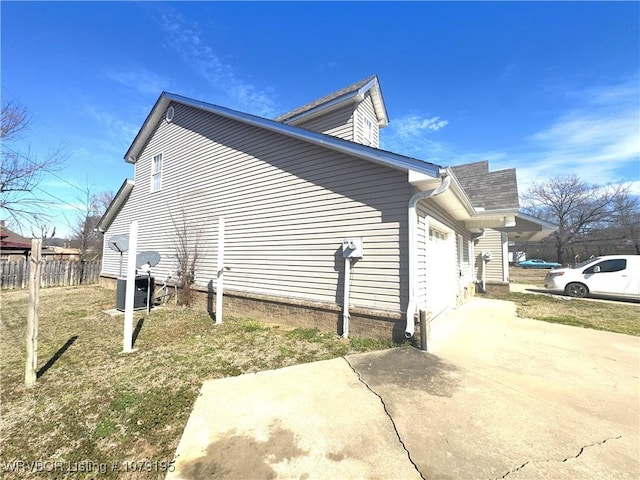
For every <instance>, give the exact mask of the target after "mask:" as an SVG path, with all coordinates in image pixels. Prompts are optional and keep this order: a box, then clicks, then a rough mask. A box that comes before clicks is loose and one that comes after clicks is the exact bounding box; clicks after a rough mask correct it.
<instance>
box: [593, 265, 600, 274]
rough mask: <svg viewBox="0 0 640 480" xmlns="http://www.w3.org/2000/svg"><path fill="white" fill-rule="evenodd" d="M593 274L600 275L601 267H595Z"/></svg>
mask: <svg viewBox="0 0 640 480" xmlns="http://www.w3.org/2000/svg"><path fill="white" fill-rule="evenodd" d="M593 273H600V265H598V266H597V267H593Z"/></svg>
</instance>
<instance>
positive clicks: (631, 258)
mask: <svg viewBox="0 0 640 480" xmlns="http://www.w3.org/2000/svg"><path fill="white" fill-rule="evenodd" d="M544 286H545V288H547V289H548V290H551V291H554V292H563V293H564V294H565V295H569V296H571V297H585V296H587V295H602V296H610V297H621V298H633V299H638V300H640V255H606V256H602V257H595V258H590V259H589V260H586V261H584V262H582V263H579V264H578V265H576V266H574V267H570V268H557V269H554V270H551V271H550V272H549V273H548V274H547V276H546V278H545V280H544Z"/></svg>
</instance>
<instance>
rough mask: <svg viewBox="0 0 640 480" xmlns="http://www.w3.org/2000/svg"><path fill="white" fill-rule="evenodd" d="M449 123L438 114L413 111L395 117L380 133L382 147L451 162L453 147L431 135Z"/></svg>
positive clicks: (431, 160) (424, 158)
mask: <svg viewBox="0 0 640 480" xmlns="http://www.w3.org/2000/svg"><path fill="white" fill-rule="evenodd" d="M448 124H449V122H448V121H447V120H443V119H441V118H440V117H438V116H431V117H429V116H425V117H422V116H420V115H418V114H415V113H411V114H409V115H405V116H403V117H400V118H398V119H394V120H393V121H392V122H391V123H390V124H389V126H388V127H387V128H385V129H384V130H382V132H381V134H380V144H381V148H383V149H385V150H390V151H393V152H397V153H400V154H403V155H407V156H411V157H417V158H420V159H423V160H426V161H429V162H431V163H435V164H438V165H444V164H446V163H448V162H450V160H451V158H452V156H454V153H453V151H452V148H451V147H450V146H449V145H447V144H445V143H443V142H440V141H437V140H433V139H432V138H430V135H431V134H433V133H434V132H437V131H438V130H440V129H442V128H444V127H446V126H447V125H448Z"/></svg>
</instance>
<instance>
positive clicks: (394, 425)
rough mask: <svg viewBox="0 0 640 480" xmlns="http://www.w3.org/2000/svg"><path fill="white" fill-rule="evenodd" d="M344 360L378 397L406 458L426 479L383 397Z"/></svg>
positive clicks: (423, 479) (423, 478) (421, 476)
mask: <svg viewBox="0 0 640 480" xmlns="http://www.w3.org/2000/svg"><path fill="white" fill-rule="evenodd" d="M344 360H345V361H346V362H347V365H349V367H350V368H351V370H353V373H355V374H356V375H357V376H358V380H359V381H360V382H362V384H363V385H364V386H365V387H367V389H368V390H369V391H370V392H371V393H373V394H374V395H375V396H376V397H378V399H380V403H381V404H382V408H384V413H385V414H386V415H387V418H389V421H390V422H391V425H393V430H394V431H395V432H396V436H397V437H398V441H399V442H400V444H401V445H402V448H403V449H404V451H405V452H407V458H408V459H409V461H410V462H411V465H413V467H414V468H415V469H416V472H417V473H418V475H420V478H422V480H426V479H425V477H424V475H422V472H421V471H420V469H419V468H418V465H416V462H414V461H413V459H412V458H411V452H409V450H407V446H406V445H405V443H404V441H403V440H402V436H401V435H400V432H399V431H398V427H397V426H396V422H395V421H394V420H393V417H392V416H391V414H390V413H389V410H388V409H387V404H386V403H384V398H382V396H380V394H379V393H378V392H376V391H375V390H374V389H373V388H371V386H370V385H369V384H368V383H367V382H365V381H364V380H363V378H362V376H361V375H360V373H359V372H358V371H357V370H356V369H355V368H354V367H353V365H351V363H350V362H349V359H348V358H346V357H345V358H344Z"/></svg>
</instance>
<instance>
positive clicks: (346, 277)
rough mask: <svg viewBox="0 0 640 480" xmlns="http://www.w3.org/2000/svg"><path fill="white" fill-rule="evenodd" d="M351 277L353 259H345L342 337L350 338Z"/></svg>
mask: <svg viewBox="0 0 640 480" xmlns="http://www.w3.org/2000/svg"><path fill="white" fill-rule="evenodd" d="M350 277H351V259H350V258H348V257H346V258H345V259H344V293H343V295H342V336H343V338H348V337H349V279H350Z"/></svg>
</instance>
